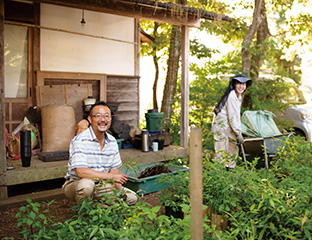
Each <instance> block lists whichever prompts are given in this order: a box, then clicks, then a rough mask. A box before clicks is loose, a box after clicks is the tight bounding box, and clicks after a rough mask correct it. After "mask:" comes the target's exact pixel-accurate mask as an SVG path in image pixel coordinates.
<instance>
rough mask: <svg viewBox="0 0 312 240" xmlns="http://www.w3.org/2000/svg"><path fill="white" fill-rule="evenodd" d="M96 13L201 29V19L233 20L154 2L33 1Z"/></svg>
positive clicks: (114, 0)
mask: <svg viewBox="0 0 312 240" xmlns="http://www.w3.org/2000/svg"><path fill="white" fill-rule="evenodd" d="M33 2H37V3H47V4H53V5H60V6H65V7H73V8H79V9H85V10H90V11H95V12H103V13H109V14H116V15H121V16H127V17H133V18H138V19H146V20H151V21H158V22H165V23H169V24H173V25H185V26H189V27H199V26H200V19H201V18H204V19H209V20H219V21H229V22H231V21H232V20H233V18H230V17H227V16H224V15H220V14H217V13H214V12H208V11H204V10H200V9H196V8H192V7H188V6H185V5H180V4H174V3H171V2H159V1H152V0H33Z"/></svg>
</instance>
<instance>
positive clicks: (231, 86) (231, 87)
mask: <svg viewBox="0 0 312 240" xmlns="http://www.w3.org/2000/svg"><path fill="white" fill-rule="evenodd" d="M234 89H235V87H234V83H233V79H232V80H231V81H230V83H229V86H228V87H227V89H226V91H225V93H224V94H223V96H222V97H221V100H220V101H219V102H218V104H217V106H216V107H215V109H214V110H213V111H214V113H215V114H216V116H217V115H218V114H219V113H220V112H221V110H222V108H223V107H224V105H225V103H226V101H227V100H228V97H229V95H230V92H231V91H233V90H234Z"/></svg>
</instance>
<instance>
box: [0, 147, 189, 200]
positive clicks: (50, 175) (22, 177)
mask: <svg viewBox="0 0 312 240" xmlns="http://www.w3.org/2000/svg"><path fill="white" fill-rule="evenodd" d="M120 155H121V159H122V162H123V164H129V165H134V164H136V165H142V164H146V163H153V162H160V161H167V160H172V159H174V158H179V157H187V156H188V151H187V149H185V148H182V147H179V146H168V147H164V149H163V150H159V151H158V152H153V151H150V152H142V151H141V150H139V149H135V148H128V149H121V150H120ZM67 162H68V160H64V161H54V162H43V161H41V160H39V159H38V156H34V157H32V159H31V163H30V167H22V162H21V160H20V159H19V160H7V166H8V167H13V168H14V169H13V170H7V171H6V172H4V173H3V174H1V175H0V186H1V187H0V199H6V198H7V186H12V185H17V184H24V183H31V182H39V181H45V180H52V179H58V178H63V177H64V176H65V174H66V171H67Z"/></svg>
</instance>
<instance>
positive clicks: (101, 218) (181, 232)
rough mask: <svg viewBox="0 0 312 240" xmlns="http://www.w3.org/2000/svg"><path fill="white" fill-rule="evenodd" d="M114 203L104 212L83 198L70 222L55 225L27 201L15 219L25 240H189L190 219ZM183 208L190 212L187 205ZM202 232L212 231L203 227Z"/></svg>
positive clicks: (143, 206) (140, 204)
mask: <svg viewBox="0 0 312 240" xmlns="http://www.w3.org/2000/svg"><path fill="white" fill-rule="evenodd" d="M113 201H115V204H114V205H112V206H110V207H108V208H107V209H105V208H104V207H103V202H101V201H96V200H92V199H86V200H84V201H83V202H81V203H80V204H78V205H76V206H75V207H73V212H74V215H73V216H72V217H71V218H70V219H67V220H65V221H63V222H54V221H53V218H52V217H51V216H50V217H46V216H45V215H43V214H41V213H39V207H40V205H41V204H40V203H36V202H32V201H31V200H27V202H28V205H26V206H24V207H21V209H20V212H19V213H18V214H17V215H16V217H17V218H19V220H18V225H19V226H20V227H21V233H22V235H23V236H22V237H23V238H24V239H116V240H117V239H138V240H139V239H141V240H143V239H144V240H145V239H147V240H148V239H150V240H152V239H153V240H154V239H159V240H160V239H180V240H182V239H185V240H186V239H191V228H190V223H191V222H190V216H186V217H185V218H184V219H183V220H182V219H175V218H169V217H167V216H163V215H157V212H158V211H159V209H160V207H159V206H156V207H152V206H151V205H150V204H148V203H145V202H143V201H142V200H140V201H139V202H138V203H137V204H136V205H135V206H128V205H127V204H126V203H125V202H124V201H123V200H121V199H120V198H119V197H118V193H117V192H115V193H114V199H113ZM51 203H52V202H51ZM51 203H49V204H51ZM183 209H184V211H185V212H186V213H190V210H189V206H187V205H184V206H183ZM46 214H48V210H47V211H46ZM206 220H207V219H206ZM205 231H210V232H211V231H212V230H211V228H210V227H208V226H205Z"/></svg>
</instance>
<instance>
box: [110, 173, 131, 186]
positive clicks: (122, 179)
mask: <svg viewBox="0 0 312 240" xmlns="http://www.w3.org/2000/svg"><path fill="white" fill-rule="evenodd" d="M113 179H114V182H116V183H120V184H124V183H126V182H127V181H128V176H127V175H126V174H123V173H113Z"/></svg>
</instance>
